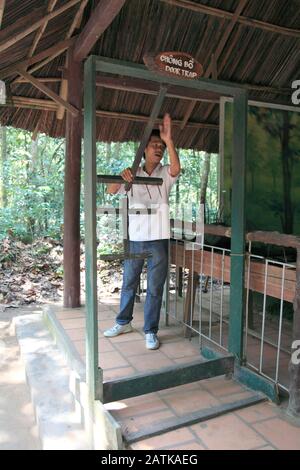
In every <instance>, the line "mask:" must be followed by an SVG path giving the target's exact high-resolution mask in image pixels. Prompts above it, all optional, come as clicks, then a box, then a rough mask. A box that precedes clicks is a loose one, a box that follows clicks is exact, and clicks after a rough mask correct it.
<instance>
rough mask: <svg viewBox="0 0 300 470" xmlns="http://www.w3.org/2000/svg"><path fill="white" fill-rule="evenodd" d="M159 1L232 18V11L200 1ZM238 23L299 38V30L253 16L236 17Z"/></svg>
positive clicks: (219, 16) (197, 11)
mask: <svg viewBox="0 0 300 470" xmlns="http://www.w3.org/2000/svg"><path fill="white" fill-rule="evenodd" d="M160 1H161V2H164V3H168V4H169V5H172V6H175V7H179V8H184V9H185V10H190V11H194V12H196V13H203V14H205V15H211V16H215V17H218V18H226V19H227V20H231V19H233V16H234V13H232V12H230V11H226V10H221V9H220V8H214V7H210V6H207V5H201V3H195V2H192V1H190V0H160ZM237 21H238V23H241V24H243V25H245V26H250V27H252V28H258V29H262V30H264V31H269V32H271V33H278V34H283V35H285V36H290V37H294V38H300V30H299V29H293V28H286V27H284V26H278V25H276V24H273V23H268V22H266V21H260V20H256V19H254V18H249V17H246V16H240V17H239V18H238V20H237Z"/></svg>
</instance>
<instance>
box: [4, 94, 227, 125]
mask: <svg viewBox="0 0 300 470" xmlns="http://www.w3.org/2000/svg"><path fill="white" fill-rule="evenodd" d="M6 106H11V107H15V108H30V109H39V110H41V111H56V110H57V106H58V105H57V103H55V102H54V101H51V100H45V99H40V98H28V97H27V96H12V97H10V99H9V100H8V102H7V103H6ZM96 116H97V117H102V118H103V117H106V118H110V119H123V120H127V121H133V122H143V123H147V122H148V120H149V116H143V115H140V114H129V113H119V112H114V111H103V110H97V111H96ZM161 122H162V120H161V119H158V120H157V124H158V123H161ZM172 123H173V124H174V126H176V127H178V126H180V124H181V122H180V121H178V120H174V121H172ZM186 127H188V128H194V129H208V130H218V129H219V126H218V124H215V123H209V122H188V124H187V126H186Z"/></svg>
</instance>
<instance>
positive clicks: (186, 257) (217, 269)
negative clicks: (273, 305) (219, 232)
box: [170, 244, 296, 302]
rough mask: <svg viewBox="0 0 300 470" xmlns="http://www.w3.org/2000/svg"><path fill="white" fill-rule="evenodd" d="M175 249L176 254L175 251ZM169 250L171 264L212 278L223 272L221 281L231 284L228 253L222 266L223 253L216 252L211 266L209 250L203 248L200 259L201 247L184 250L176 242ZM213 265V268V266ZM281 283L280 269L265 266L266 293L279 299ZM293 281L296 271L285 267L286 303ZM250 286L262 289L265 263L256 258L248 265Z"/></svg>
mask: <svg viewBox="0 0 300 470" xmlns="http://www.w3.org/2000/svg"><path fill="white" fill-rule="evenodd" d="M176 251H177V254H176ZM170 253H171V264H173V265H176V266H177V267H183V263H184V266H185V267H186V268H187V269H194V272H195V273H198V274H201V266H202V273H203V274H204V275H205V276H211V272H212V274H213V278H214V279H218V280H221V279H222V273H223V280H224V282H226V283H230V266H231V259H230V256H229V255H226V256H224V268H223V269H222V263H223V256H222V254H220V253H217V252H215V253H214V258H213V267H212V266H211V262H212V257H211V251H208V250H203V262H202V261H201V258H202V254H201V251H200V250H195V251H194V252H193V251H191V250H185V254H184V248H183V246H182V245H180V244H177V250H176V247H175V245H174V244H171V247H170ZM212 268H213V269H212ZM247 272H248V267H247V265H246V267H245V287H247ZM281 284H282V268H281V267H280V266H276V265H269V266H268V277H267V284H266V293H267V295H269V296H271V297H274V298H277V299H280V298H281ZM295 284H296V273H295V270H294V269H292V268H290V269H289V268H286V269H285V282H284V293H283V298H284V300H286V301H287V302H293V299H294V296H295ZM249 288H250V290H253V291H255V292H260V293H262V294H263V293H264V288H265V263H262V262H259V261H253V260H252V261H251V266H250V280H249Z"/></svg>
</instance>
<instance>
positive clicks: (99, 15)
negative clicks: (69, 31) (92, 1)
mask: <svg viewBox="0 0 300 470" xmlns="http://www.w3.org/2000/svg"><path fill="white" fill-rule="evenodd" d="M125 1H126V0H100V2H99V3H98V5H97V7H96V8H95V10H94V11H93V12H92V14H91V17H90V19H89V20H88V22H87V24H86V25H85V27H84V29H83V31H82V32H81V33H80V35H79V36H78V39H77V41H76V44H75V48H74V60H75V61H76V62H81V61H82V60H83V59H85V58H86V57H87V55H88V54H89V52H90V51H91V49H92V47H93V46H94V44H95V43H96V42H97V40H98V39H99V37H100V36H101V34H102V33H103V32H104V31H105V30H106V29H107V28H108V26H109V25H110V24H111V22H112V21H113V20H114V18H115V17H116V16H117V14H118V13H119V11H120V10H121V8H122V7H123V5H124V3H125Z"/></svg>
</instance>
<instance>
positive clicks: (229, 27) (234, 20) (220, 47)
mask: <svg viewBox="0 0 300 470" xmlns="http://www.w3.org/2000/svg"><path fill="white" fill-rule="evenodd" d="M247 2H248V0H240V1H239V3H238V6H237V8H236V10H235V12H234V14H233V17H232V19H231V21H230V23H229V24H228V25H227V27H226V30H225V31H224V34H223V36H222V38H221V40H220V41H219V43H218V46H217V49H216V51H215V52H214V55H213V58H212V60H211V62H210V65H209V67H208V68H207V70H206V71H205V74H204V77H205V78H209V77H210V75H211V74H212V72H214V75H215V74H217V62H218V59H219V58H220V56H221V54H222V52H223V50H224V48H225V46H226V43H227V41H228V39H229V37H230V35H231V33H232V31H233V29H234V27H235V25H236V23H237V21H238V19H239V18H240V15H241V14H242V11H243V10H244V8H245V6H246V4H247ZM196 104H197V101H192V102H191V103H190V104H189V106H188V108H187V110H186V113H185V115H184V118H183V121H182V124H181V127H180V128H181V129H183V128H184V127H185V125H186V123H187V122H188V120H189V118H190V117H191V115H192V112H193V111H194V109H195V106H196Z"/></svg>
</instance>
